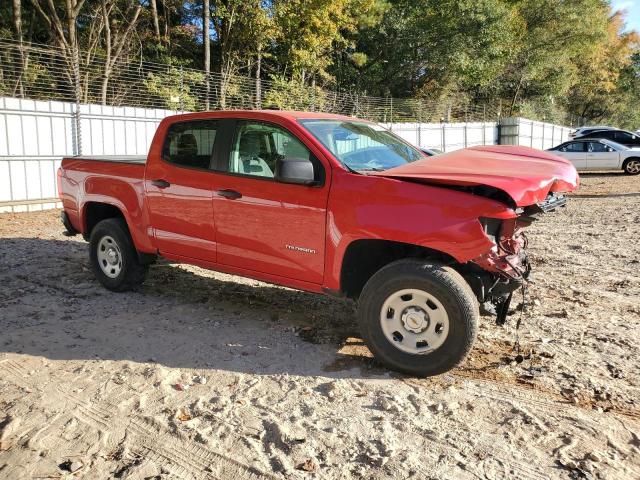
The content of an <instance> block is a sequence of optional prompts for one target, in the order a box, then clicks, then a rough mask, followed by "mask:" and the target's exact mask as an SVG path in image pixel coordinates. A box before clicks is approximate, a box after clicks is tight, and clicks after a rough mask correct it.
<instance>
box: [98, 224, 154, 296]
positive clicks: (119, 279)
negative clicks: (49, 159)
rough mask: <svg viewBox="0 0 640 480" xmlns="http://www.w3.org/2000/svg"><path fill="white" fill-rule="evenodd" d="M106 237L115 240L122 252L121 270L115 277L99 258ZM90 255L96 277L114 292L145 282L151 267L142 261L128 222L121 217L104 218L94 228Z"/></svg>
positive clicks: (133, 287)
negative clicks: (102, 242)
mask: <svg viewBox="0 0 640 480" xmlns="http://www.w3.org/2000/svg"><path fill="white" fill-rule="evenodd" d="M106 237H110V238H111V239H112V240H113V242H115V244H116V245H117V248H118V249H119V252H120V255H119V258H120V260H121V264H120V270H119V272H118V273H117V276H115V278H111V277H110V276H108V275H107V274H106V273H105V272H104V271H103V269H102V267H101V266H100V260H99V259H98V248H99V245H100V242H101V240H102V239H103V238H106ZM89 257H90V260H91V268H92V269H93V273H94V274H95V276H96V278H97V279H98V280H99V281H100V283H101V284H102V285H103V286H104V287H106V288H108V289H109V290H112V291H114V292H125V291H127V290H134V289H135V288H136V287H138V286H139V285H140V284H141V283H142V282H144V279H145V277H146V276H147V271H148V269H149V267H148V266H147V265H142V264H141V263H140V261H139V259H138V252H137V251H136V249H135V247H134V246H133V241H132V240H131V235H130V234H129V229H128V228H127V224H126V223H125V221H124V220H123V219H121V218H108V219H106V220H102V221H101V222H99V223H98V224H97V225H96V226H95V227H94V228H93V231H92V232H91V238H90V240H89Z"/></svg>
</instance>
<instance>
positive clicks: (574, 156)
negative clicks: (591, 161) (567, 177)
mask: <svg viewBox="0 0 640 480" xmlns="http://www.w3.org/2000/svg"><path fill="white" fill-rule="evenodd" d="M560 151H561V152H562V156H563V157H564V158H566V159H567V160H569V161H570V162H571V163H573V166H574V167H576V168H577V169H578V170H584V169H585V168H587V142H569V143H567V144H566V145H564V146H563V147H562V148H561V149H560Z"/></svg>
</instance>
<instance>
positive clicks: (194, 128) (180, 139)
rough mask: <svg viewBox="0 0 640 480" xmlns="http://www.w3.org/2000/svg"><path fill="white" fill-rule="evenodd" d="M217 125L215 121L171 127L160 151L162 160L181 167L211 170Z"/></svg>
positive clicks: (177, 124)
mask: <svg viewBox="0 0 640 480" xmlns="http://www.w3.org/2000/svg"><path fill="white" fill-rule="evenodd" d="M218 125H219V122H218V121H217V120H198V121H193V122H181V123H175V124H173V125H171V127H169V131H168V132H167V138H166V140H165V143H164V147H163V149H162V158H163V160H165V161H167V162H169V163H173V164H175V165H178V166H181V167H189V168H203V169H209V168H211V161H212V159H213V152H214V145H215V141H216V133H217V131H218Z"/></svg>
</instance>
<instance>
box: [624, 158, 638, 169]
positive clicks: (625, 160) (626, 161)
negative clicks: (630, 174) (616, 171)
mask: <svg viewBox="0 0 640 480" xmlns="http://www.w3.org/2000/svg"><path fill="white" fill-rule="evenodd" d="M631 160H640V157H629V158H625V159H624V162H622V168H623V169H624V167H626V165H627V163H629V162H630V161H631Z"/></svg>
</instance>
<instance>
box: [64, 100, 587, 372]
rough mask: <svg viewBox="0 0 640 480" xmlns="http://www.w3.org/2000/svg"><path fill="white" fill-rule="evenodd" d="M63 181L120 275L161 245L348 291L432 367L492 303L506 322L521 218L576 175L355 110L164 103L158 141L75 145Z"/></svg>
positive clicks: (112, 282)
mask: <svg viewBox="0 0 640 480" xmlns="http://www.w3.org/2000/svg"><path fill="white" fill-rule="evenodd" d="M58 185H59V186H58V188H59V194H60V197H61V199H62V202H63V205H64V211H63V212H62V220H63V223H64V225H65V227H66V230H67V234H70V235H71V234H76V233H81V234H82V235H83V237H84V238H85V239H86V240H88V241H89V242H90V257H91V264H92V267H93V271H94V272H95V275H96V276H97V278H98V280H99V281H100V282H101V283H102V284H103V285H104V286H105V287H106V288H108V289H111V290H114V291H124V290H129V289H132V288H135V287H136V286H138V285H139V284H140V283H142V282H143V281H144V278H145V275H146V273H147V269H148V266H149V264H150V263H152V262H153V261H155V259H156V258H157V257H158V256H162V257H165V258H167V259H170V260H172V261H178V262H185V263H191V264H195V265H199V266H201V267H205V268H209V269H212V270H218V271H222V272H227V273H232V274H236V275H241V276H245V277H251V278H255V279H258V280H262V281H265V282H271V283H275V284H279V285H284V286H287V287H290V288H296V289H300V290H306V291H310V292H317V293H324V294H328V295H334V296H341V297H349V298H352V299H354V300H356V301H357V302H358V321H359V324H360V328H361V332H362V336H363V338H364V340H365V341H366V342H367V344H368V346H369V347H370V349H371V350H372V351H373V353H374V354H375V355H376V357H377V358H378V359H379V360H380V361H382V362H383V363H384V364H385V365H387V366H388V367H390V368H393V369H396V370H400V371H404V372H408V373H410V374H415V375H435V374H439V373H442V372H445V371H447V370H449V369H451V368H452V367H454V366H456V365H457V364H459V363H460V362H461V361H462V360H463V359H464V358H465V356H466V355H467V353H468V352H469V350H470V349H471V346H472V343H473V341H474V338H475V335H476V328H477V323H478V317H479V304H482V303H485V304H488V305H489V306H491V305H490V304H493V308H494V309H495V310H496V312H497V317H498V321H500V322H504V320H505V318H506V315H507V311H508V308H509V301H510V299H511V295H512V293H513V292H514V291H515V290H516V289H518V288H520V287H522V286H523V284H524V283H525V282H526V281H527V278H528V276H529V273H530V266H529V262H528V261H527V256H526V252H525V247H526V244H527V241H526V237H525V235H524V233H523V232H522V230H523V228H524V227H526V226H528V225H529V224H530V223H531V222H532V221H533V220H534V219H535V218H536V216H537V215H538V214H540V213H544V212H547V211H550V210H554V209H555V208H557V207H559V206H563V205H564V203H565V197H564V196H563V195H561V193H562V192H567V191H571V190H574V189H575V188H576V187H577V185H578V175H577V173H576V170H575V169H574V167H573V166H572V165H571V163H570V162H568V161H567V160H564V159H562V158H560V157H557V156H555V155H553V154H551V153H549V152H543V151H539V150H534V149H531V148H527V147H516V146H485V147H473V148H469V149H465V150H460V151H457V152H453V153H448V154H444V155H439V156H435V157H427V156H425V155H424V154H423V153H422V152H420V151H419V150H418V149H416V148H415V147H413V146H412V145H410V144H408V143H406V142H405V141H403V140H402V139H400V138H399V137H397V136H395V135H394V134H392V133H390V132H388V131H387V130H385V129H384V128H381V127H380V126H378V125H376V124H374V123H371V122H367V121H363V120H358V119H355V118H350V117H346V116H338V115H329V114H319V113H304V112H279V111H224V112H205V113H194V114H186V115H177V116H173V117H168V118H166V119H164V120H163V121H162V122H161V123H160V125H159V127H158V130H157V132H156V134H155V137H154V139H153V143H152V144H151V148H150V151H149V154H148V156H147V157H146V158H143V157H91V158H85V157H74V158H65V159H64V160H63V161H62V166H61V168H60V170H59V172H58Z"/></svg>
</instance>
